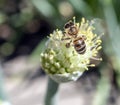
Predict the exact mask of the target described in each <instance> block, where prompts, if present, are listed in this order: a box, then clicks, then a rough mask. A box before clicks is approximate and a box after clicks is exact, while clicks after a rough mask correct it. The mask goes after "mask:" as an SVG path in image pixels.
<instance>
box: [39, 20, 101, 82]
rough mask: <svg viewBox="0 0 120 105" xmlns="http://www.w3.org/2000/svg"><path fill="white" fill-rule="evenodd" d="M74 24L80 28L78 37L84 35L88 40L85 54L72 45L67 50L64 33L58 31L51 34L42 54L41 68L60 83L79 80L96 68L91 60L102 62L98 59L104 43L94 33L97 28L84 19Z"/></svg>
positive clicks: (86, 40)
mask: <svg viewBox="0 0 120 105" xmlns="http://www.w3.org/2000/svg"><path fill="white" fill-rule="evenodd" d="M74 24H75V25H76V26H78V27H79V29H78V33H77V37H80V36H81V35H84V36H85V38H86V39H85V40H84V41H85V44H86V51H85V53H84V54H79V53H78V52H77V51H76V50H75V48H74V46H72V45H71V46H70V47H69V48H67V47H66V43H67V40H62V38H63V36H64V33H63V31H61V30H58V29H57V30H55V31H54V32H53V33H52V34H50V36H49V40H48V41H47V43H46V49H45V51H44V52H43V53H41V57H40V62H41V67H42V68H43V69H44V70H45V72H46V73H47V74H48V75H49V76H50V77H51V78H52V79H54V80H55V81H56V82H59V83H61V82H68V81H75V80H77V79H78V78H79V77H80V76H81V75H82V73H83V72H84V71H85V70H88V67H89V66H92V67H93V66H95V65H94V64H91V63H90V59H95V60H101V58H97V54H98V51H99V50H100V49H101V48H102V47H101V42H102V41H101V40H100V36H98V35H97V34H95V33H94V32H93V31H94V30H95V28H94V27H93V26H92V25H91V22H90V21H86V20H85V19H84V18H82V21H81V22H80V23H76V22H75V18H74Z"/></svg>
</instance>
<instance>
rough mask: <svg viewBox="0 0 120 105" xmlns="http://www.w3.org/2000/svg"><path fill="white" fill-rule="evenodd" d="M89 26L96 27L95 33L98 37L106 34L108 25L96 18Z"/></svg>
mask: <svg viewBox="0 0 120 105" xmlns="http://www.w3.org/2000/svg"><path fill="white" fill-rule="evenodd" d="M89 25H90V26H93V27H95V30H94V32H95V33H96V34H98V35H101V34H103V33H104V34H105V33H106V24H105V22H104V21H103V20H102V19H99V18H94V19H92V20H91V21H90V22H89Z"/></svg>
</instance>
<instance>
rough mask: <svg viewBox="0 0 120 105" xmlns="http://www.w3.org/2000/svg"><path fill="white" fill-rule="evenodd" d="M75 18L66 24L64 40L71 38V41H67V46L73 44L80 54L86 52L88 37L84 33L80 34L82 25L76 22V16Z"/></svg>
mask: <svg viewBox="0 0 120 105" xmlns="http://www.w3.org/2000/svg"><path fill="white" fill-rule="evenodd" d="M73 19H74V21H73V22H72V21H69V22H67V23H66V24H65V26H64V35H63V37H62V40H69V42H68V43H66V47H67V48H69V47H70V46H71V45H72V46H74V48H75V50H76V52H77V53H78V54H84V53H85V52H86V43H85V40H86V37H85V35H83V34H81V35H78V34H79V30H80V26H79V25H77V24H76V23H75V18H73Z"/></svg>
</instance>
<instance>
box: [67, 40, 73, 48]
mask: <svg viewBox="0 0 120 105" xmlns="http://www.w3.org/2000/svg"><path fill="white" fill-rule="evenodd" d="M71 42H72V40H71V41H70V42H69V43H66V48H69V47H70V44H71Z"/></svg>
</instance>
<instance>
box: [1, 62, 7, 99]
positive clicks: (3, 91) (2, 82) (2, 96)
mask: <svg viewBox="0 0 120 105" xmlns="http://www.w3.org/2000/svg"><path fill="white" fill-rule="evenodd" d="M3 85H4V81H3V73H2V67H1V63H0V100H2V101H4V100H6V99H7V96H6V92H5V90H4V86H3Z"/></svg>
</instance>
